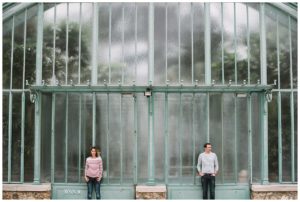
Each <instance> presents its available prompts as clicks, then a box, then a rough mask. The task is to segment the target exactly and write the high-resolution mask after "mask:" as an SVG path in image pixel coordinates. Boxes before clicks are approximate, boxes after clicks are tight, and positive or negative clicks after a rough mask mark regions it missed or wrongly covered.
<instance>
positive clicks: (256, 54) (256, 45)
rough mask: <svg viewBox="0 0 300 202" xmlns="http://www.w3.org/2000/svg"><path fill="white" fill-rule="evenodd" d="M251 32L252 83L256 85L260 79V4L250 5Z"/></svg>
mask: <svg viewBox="0 0 300 202" xmlns="http://www.w3.org/2000/svg"><path fill="white" fill-rule="evenodd" d="M248 8H249V9H248V15H249V31H250V41H249V42H250V43H249V44H250V47H249V48H250V56H249V57H250V83H251V84H254V83H255V84H256V83H257V80H258V79H260V34H259V33H260V27H259V25H260V22H259V4H256V3H251V4H248Z"/></svg>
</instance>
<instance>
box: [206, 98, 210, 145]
mask: <svg viewBox="0 0 300 202" xmlns="http://www.w3.org/2000/svg"><path fill="white" fill-rule="evenodd" d="M209 107H210V93H207V94H206V121H207V122H206V124H207V125H206V128H207V131H206V132H207V133H206V142H209V139H210V138H209V133H210V128H209V123H210V121H209V119H210V115H209V113H210V110H209Z"/></svg>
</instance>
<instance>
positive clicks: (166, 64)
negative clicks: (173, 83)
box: [165, 3, 168, 82]
mask: <svg viewBox="0 0 300 202" xmlns="http://www.w3.org/2000/svg"><path fill="white" fill-rule="evenodd" d="M165 10H166V13H165V18H166V30H165V32H166V33H165V34H166V35H165V40H166V42H165V57H166V58H165V60H166V61H165V69H166V70H165V71H166V79H165V82H167V80H168V3H165Z"/></svg>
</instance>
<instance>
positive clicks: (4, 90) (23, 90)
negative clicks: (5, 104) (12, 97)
mask: <svg viewBox="0 0 300 202" xmlns="http://www.w3.org/2000/svg"><path fill="white" fill-rule="evenodd" d="M2 92H3V93H9V92H12V93H23V92H30V90H29V89H11V90H9V89H3V90H2Z"/></svg>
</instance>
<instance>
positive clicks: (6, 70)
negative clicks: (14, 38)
mask: <svg viewBox="0 0 300 202" xmlns="http://www.w3.org/2000/svg"><path fill="white" fill-rule="evenodd" d="M11 29H12V20H8V21H7V22H5V23H3V45H2V48H3V49H2V50H3V56H2V59H3V61H2V65H3V67H2V68H3V69H2V79H3V81H2V84H3V89H9V88H10V66H11V45H12V44H11V35H12V31H11Z"/></svg>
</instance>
